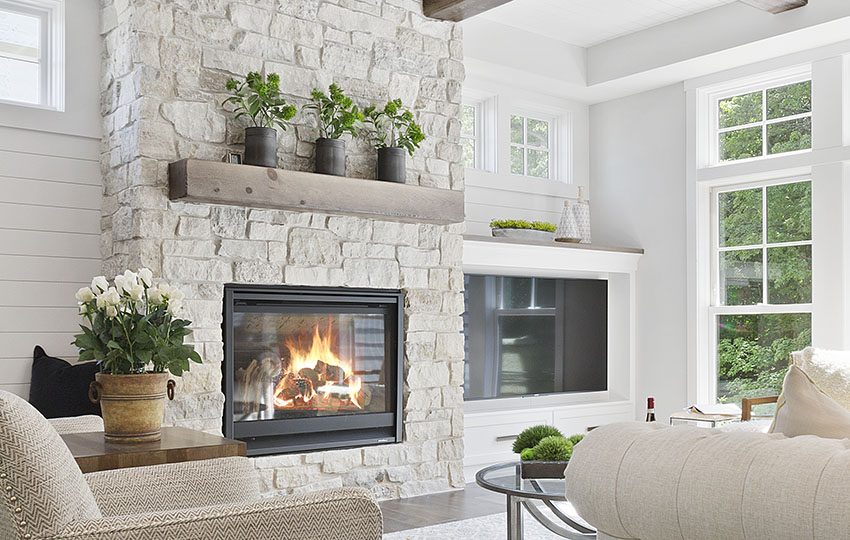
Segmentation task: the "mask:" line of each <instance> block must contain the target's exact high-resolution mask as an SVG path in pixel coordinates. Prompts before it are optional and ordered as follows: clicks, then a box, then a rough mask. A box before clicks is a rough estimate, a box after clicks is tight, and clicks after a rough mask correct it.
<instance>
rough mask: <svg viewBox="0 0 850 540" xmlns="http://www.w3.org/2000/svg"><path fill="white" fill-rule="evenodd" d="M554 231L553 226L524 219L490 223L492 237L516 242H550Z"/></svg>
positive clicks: (544, 222)
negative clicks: (510, 239)
mask: <svg viewBox="0 0 850 540" xmlns="http://www.w3.org/2000/svg"><path fill="white" fill-rule="evenodd" d="M556 229H557V227H555V225H553V224H551V223H548V222H546V221H525V220H524V219H494V220H492V221H490V233H491V234H492V235H493V236H495V237H504V238H516V239H518V240H538V241H542V242H551V241H553V240H554V239H555V230H556Z"/></svg>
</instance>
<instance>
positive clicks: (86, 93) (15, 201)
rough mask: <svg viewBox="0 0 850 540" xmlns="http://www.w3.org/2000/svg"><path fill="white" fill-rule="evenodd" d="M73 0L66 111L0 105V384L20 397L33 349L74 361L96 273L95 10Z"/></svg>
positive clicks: (92, 4)
mask: <svg viewBox="0 0 850 540" xmlns="http://www.w3.org/2000/svg"><path fill="white" fill-rule="evenodd" d="M72 4H73V6H69V8H68V9H66V12H65V13H66V40H67V46H66V72H65V79H66V98H65V112H55V111H47V110H43V109H33V108H30V107H16V106H12V105H0V188H2V189H0V389H3V390H9V391H12V392H15V393H16V394H19V395H22V396H27V395H28V394H29V379H30V368H31V365H32V350H33V347H34V346H35V345H41V346H43V347H44V348H45V350H46V351H47V352H48V353H49V354H52V355H54V356H61V357H65V358H66V359H68V360H69V361H72V362H73V361H75V360H76V350H75V349H74V347H73V346H72V345H71V339H72V337H71V336H72V335H73V334H74V333H75V332H76V330H77V329H78V327H77V324H78V321H79V317H78V315H77V309H76V302H75V300H74V293H75V292H76V290H77V289H78V288H79V287H81V286H82V285H83V284H85V283H88V282H89V281H90V280H91V277H92V276H93V275H96V274H97V273H99V272H100V204H101V190H102V188H101V174H100V134H101V116H100V51H101V50H100V36H99V10H98V1H97V0H72Z"/></svg>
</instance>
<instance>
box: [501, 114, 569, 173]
mask: <svg viewBox="0 0 850 540" xmlns="http://www.w3.org/2000/svg"><path fill="white" fill-rule="evenodd" d="M514 116H519V117H522V119H523V120H522V144H520V143H515V142H513V141H512V140H511V137H510V136H511V132H510V130H511V120H512V119H513V117H514ZM529 120H537V121H538V122H546V123H547V124H548V125H549V140H548V147H547V148H545V151H546V152H547V153H548V154H549V174H548V176H545V177H543V176H532V175H530V174H528V151H529V150H544V148H543V147H539V146H530V145H529V144H528V121H529ZM508 144H509V146H508V165H509V169H508V173H510V174H511V175H513V176H521V177H525V178H536V179H538V180H552V179H554V177H555V174H556V173H557V171H558V170H559V169H558V159H559V155H558V149H559V145H558V125H557V118H555V117H552V116H549V115H545V114H534V113H530V112H528V113H527V112H524V111H521V110H519V111H517V110H515V111H511V112H510V113H509V114H508ZM513 148H522V149H523V164H522V165H523V171H522V174H519V173H515V172H513V171H512V170H510V160H511V151H512V150H513Z"/></svg>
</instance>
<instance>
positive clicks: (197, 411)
mask: <svg viewBox="0 0 850 540" xmlns="http://www.w3.org/2000/svg"><path fill="white" fill-rule="evenodd" d="M102 33H103V40H104V72H103V81H102V85H103V100H102V101H103V114H104V133H105V136H104V146H103V159H102V169H103V175H104V200H103V223H102V229H103V236H102V239H103V241H102V252H103V258H104V272H105V273H106V274H107V275H112V274H115V273H117V272H119V271H121V270H123V269H124V268H127V267H130V268H136V267H138V266H142V265H144V266H148V267H149V268H151V269H153V270H154V272H155V274H156V275H157V276H158V277H161V278H163V279H165V280H168V281H170V282H174V283H176V284H178V285H180V286H181V287H183V288H184V290H185V291H186V293H187V301H186V310H187V313H186V314H185V315H186V316H187V317H188V318H191V319H192V320H193V321H194V325H193V328H194V334H193V341H194V342H195V343H196V348H197V350H198V351H199V352H200V353H201V355H202V357H203V358H204V364H203V365H201V366H194V367H193V368H192V370H191V372H190V373H189V374H187V375H186V376H184V377H183V378H182V380H180V381H179V383H178V397H177V399H176V400H175V401H174V402H172V403H170V404H169V407H168V410H167V413H166V416H167V417H166V421H167V423H168V424H174V425H182V426H188V427H193V428H198V429H205V430H209V431H219V430H220V429H221V415H222V405H223V395H222V394H221V391H220V388H221V361H222V356H223V354H222V351H223V347H222V333H221V322H222V296H223V284H225V283H231V282H233V283H267V284H284V283H285V284H290V285H324V286H336V287H338V286H344V287H379V288H393V289H395V288H401V289H403V290H404V291H405V293H406V294H407V301H406V305H405V328H406V335H405V348H406V358H405V387H404V407H405V409H404V443H402V444H397V445H385V446H378V447H369V448H363V449H354V450H341V451H329V452H316V453H309V454H295V455H283V456H268V457H262V458H256V459H255V464H256V465H257V467H258V469H259V470H260V477H261V479H262V484H263V487H264V489H266V490H268V491H272V490H284V491H290V492H291V491H298V490H305V489H316V488H321V487H330V486H339V485H361V486H367V487H370V488H371V489H372V490H373V492H374V493H375V494H376V495H377V496H379V497H382V498H387V497H399V496H401V497H404V496H410V495H415V494H419V493H424V492H433V491H439V490H445V489H449V488H450V487H459V486H461V485H462V484H463V472H462V466H461V460H462V457H463V447H462V444H463V443H462V435H463V411H462V399H463V398H462V388H461V385H462V380H463V337H462V334H461V333H460V332H461V329H462V320H461V317H460V314H461V313H462V311H463V298H462V289H463V274H462V270H461V258H462V253H461V252H462V238H461V233H462V225H461V224H458V225H450V226H435V225H426V224H398V223H391V222H384V221H377V220H369V219H360V218H352V217H346V216H329V215H323V214H312V213H300V212H285V211H274V210H261V209H251V208H244V207H236V206H219V205H206V204H187V203H174V202H170V201H169V200H168V197H167V166H168V163H169V162H172V161H176V160H178V159H181V158H186V157H196V158H200V159H210V160H221V159H222V158H223V157H224V155H225V153H226V151H227V150H228V149H234V150H241V147H240V146H239V143H240V142H241V139H242V133H243V127H244V124H241V123H238V122H236V121H234V120H233V119H232V115H230V114H228V113H227V112H225V111H224V110H223V109H222V108H221V106H220V103H221V102H222V100H223V99H224V98H225V97H226V93H225V92H224V91H223V88H224V82H225V80H226V79H227V78H228V77H230V76H244V75H245V73H246V72H247V71H249V70H264V71H266V72H277V73H279V74H280V76H281V86H282V88H283V90H284V92H285V93H286V94H287V95H288V97H289V98H290V99H291V100H292V101H293V102H294V103H296V104H298V105H301V104H303V103H304V100H305V97H306V96H307V95H309V92H310V91H311V90H312V89H313V87H314V86H318V87H321V88H326V87H327V85H328V84H329V83H331V82H336V83H337V84H339V85H340V86H342V87H343V88H344V89H345V90H346V91H347V92H349V93H350V94H351V95H352V96H353V97H355V99H356V100H357V101H358V102H359V103H361V104H362V105H365V104H369V103H372V102H378V103H381V104H382V103H383V102H385V101H386V100H387V99H388V98H389V97H401V98H402V99H403V100H404V101H405V103H406V104H407V105H409V106H411V107H413V108H415V109H416V111H417V117H418V119H419V121H420V123H421V124H422V125H423V129H424V131H425V133H426V135H427V137H428V138H427V140H426V141H425V143H424V144H423V146H422V148H421V149H420V150H419V151H418V152H417V153H416V156H415V157H414V158H412V159H409V161H408V166H409V169H408V176H407V182H408V183H412V184H419V185H425V186H432V187H438V188H444V189H455V190H462V189H463V167H462V166H461V165H460V163H459V162H460V154H461V149H460V146H459V145H458V142H459V135H460V124H459V121H458V116H459V107H460V95H461V84H462V79H463V65H462V63H461V61H462V52H461V43H460V28H459V27H457V26H455V25H453V24H451V23H444V22H437V21H431V20H428V19H426V18H424V17H423V16H422V10H421V3H420V2H417V1H413V0H362V1H361V0H172V1H164V0H163V1H153V0H104V2H103V13H102ZM316 136H317V130H316V128H315V123H314V120H313V119H312V118H311V117H310V116H309V115H306V114H303V113H299V115H298V117H296V121H295V126H294V127H293V128H292V129H290V130H288V131H286V132H284V133H279V152H278V153H279V160H280V166H281V167H282V168H290V169H301V170H309V169H310V168H311V166H312V165H311V159H310V156H311V155H312V152H313V143H312V141H313V140H314V139H315V137H316ZM348 154H349V157H348V174H349V175H350V176H357V177H366V178H368V177H372V176H373V170H374V151H372V150H371V149H369V148H368V147H367V146H366V145H365V144H364V143H362V142H360V141H355V142H354V143H353V144H352V143H349V148H348Z"/></svg>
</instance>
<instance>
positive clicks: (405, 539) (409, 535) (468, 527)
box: [384, 512, 563, 540]
mask: <svg viewBox="0 0 850 540" xmlns="http://www.w3.org/2000/svg"><path fill="white" fill-rule="evenodd" d="M523 514H524V515H523V518H524V519H523V521H524V523H523V525H524V527H525V540H563V538H561V537H560V536H558V535H555V534H552V533H551V532H549V531H547V530H546V529H545V528H544V527H543V525H540V524H539V523H537V521H536V520H535V519H534V518H533V517H531V516H530V515H528V514H527V513H525V512H523ZM507 528H508V526H507V524H506V523H505V514H504V513H501V514H493V515H491V516H483V517H479V518H473V519H465V520H463V521H453V522H451V523H443V524H442V525H432V526H430V527H422V528H421V529H410V530H408V531H399V532H394V533H390V534H385V535H384V540H500V539H503V538H507Z"/></svg>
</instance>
